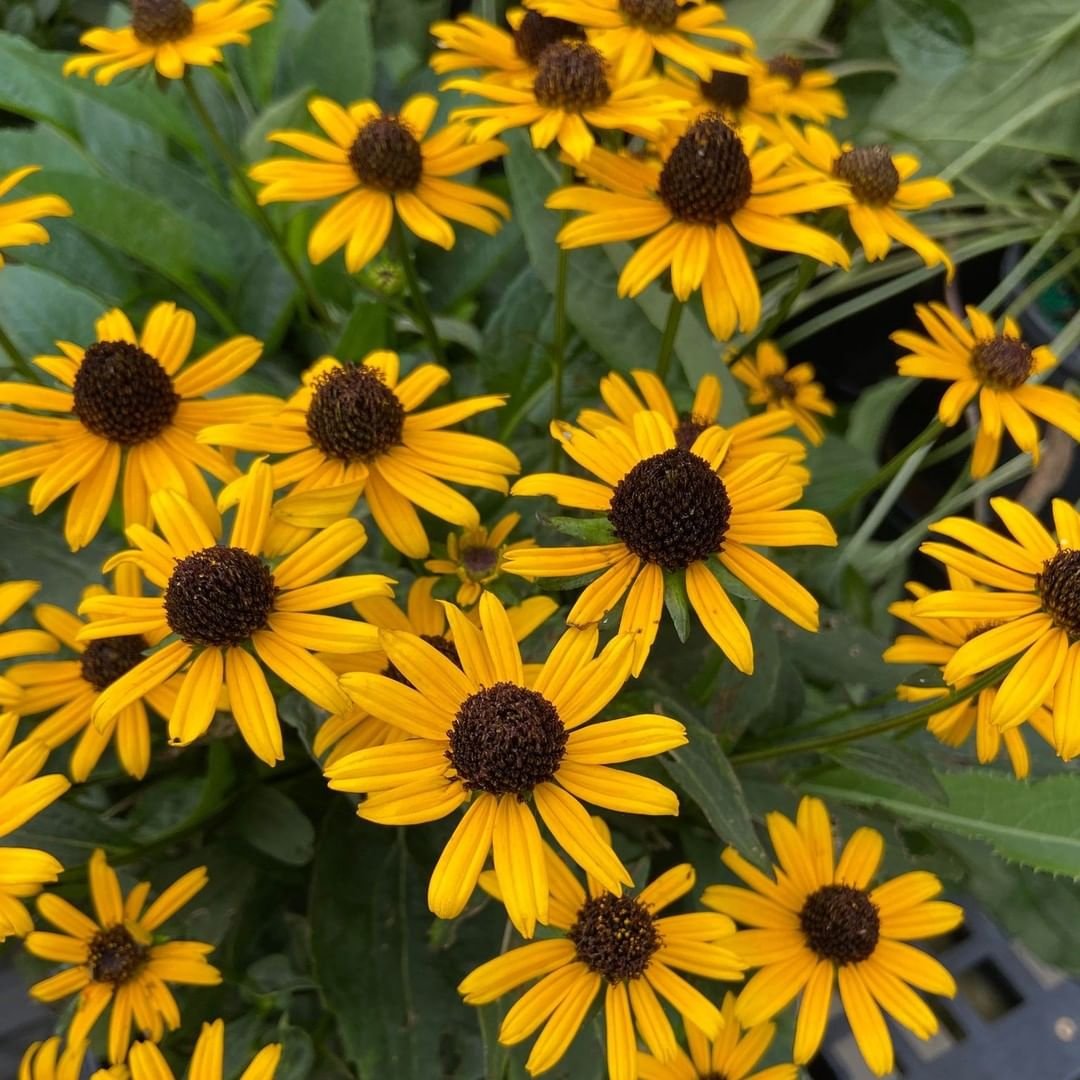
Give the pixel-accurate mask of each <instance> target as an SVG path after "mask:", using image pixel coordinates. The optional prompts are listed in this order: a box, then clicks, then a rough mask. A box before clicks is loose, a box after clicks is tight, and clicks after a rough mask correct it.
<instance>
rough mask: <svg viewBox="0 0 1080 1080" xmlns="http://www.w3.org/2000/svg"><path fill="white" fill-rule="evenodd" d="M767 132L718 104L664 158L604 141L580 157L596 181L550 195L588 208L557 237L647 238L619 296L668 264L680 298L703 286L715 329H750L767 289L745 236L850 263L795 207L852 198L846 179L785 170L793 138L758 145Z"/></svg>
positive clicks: (576, 241)
mask: <svg viewBox="0 0 1080 1080" xmlns="http://www.w3.org/2000/svg"><path fill="white" fill-rule="evenodd" d="M758 134H759V133H758V132H757V131H756V130H754V129H751V128H747V129H744V130H742V131H741V132H739V131H736V129H735V128H733V127H731V126H730V125H729V124H728V123H727V122H726V121H725V120H724V119H723V118H722V117H721V116H720V114H719V113H707V114H706V115H704V116H702V117H699V118H698V119H697V120H695V121H694V122H693V123H692V124H691V125H690V127H689V128H688V129H687V131H686V134H685V135H683V136H682V137H681V138H679V139H678V141H677V142H675V144H674V145H673V146H672V147H671V149H670V150H669V151H667V153H666V155H665V157H664V160H663V161H662V162H656V161H648V160H635V159H632V158H629V157H625V156H621V155H618V154H612V153H610V152H609V151H607V150H600V149H598V150H597V151H596V152H595V153H594V154H593V155H592V156H591V157H590V159H589V160H588V161H587V162H585V163H583V164H579V165H578V171H579V172H580V173H581V174H582V175H584V176H585V178H586V179H587V180H589V181H591V182H592V183H591V185H590V186H583V185H575V186H573V187H566V188H561V189H560V190H558V191H555V192H553V193H552V194H551V195H550V196H549V197H548V200H547V204H546V205H547V206H549V207H550V208H552V209H555V210H582V211H584V216H583V217H580V218H578V219H577V220H576V221H571V222H570V223H569V224H567V225H564V226H563V228H562V229H561V230H560V231H559V234H558V241H559V244H560V245H561V246H562V247H564V248H578V247H588V246H590V245H593V244H608V243H614V242H617V241H620V240H636V239H639V238H641V237H645V236H647V237H649V239H648V240H646V241H645V243H644V244H642V245H641V246H640V247H639V248H638V249H637V251H635V252H634V254H633V255H632V256H631V257H630V258H629V259H628V260H627V263H626V265H625V266H624V267H623V269H622V273H621V274H620V275H619V295H620V296H637V295H638V293H640V292H642V291H643V290H644V289H645V288H646V287H647V286H648V285H649V284H650V282H652V281H654V280H655V279H656V278H658V277H659V276H660V275H661V274H663V273H664V271H665V270H667V269H668V268H669V267H670V269H671V285H672V290H673V291H674V293H675V296H676V297H677V298H678V299H679V300H688V299H689V298H690V294H691V293H692V292H694V291H695V290H696V289H701V295H702V299H703V300H704V302H705V315H706V318H707V319H708V323H709V328H710V329H711V330H712V332H713V334H715V335H716V337H718V338H719V339H721V340H722V341H726V340H727V339H728V338H730V337H731V335H732V334H733V333H734V332H735V330H736V328H738V329H739V330H753V329H754V327H755V326H757V324H758V322H759V321H760V319H761V292H760V290H759V289H758V283H757V277H756V276H755V274H754V271H753V268H752V267H751V265H750V262H749V260H748V259H747V256H746V251H745V250H744V248H743V241H746V242H748V243H751V244H756V245H758V246H760V247H765V248H771V249H774V250H777V251H795V252H799V253H801V254H804V255H809V256H811V257H812V258H815V259H817V260H819V261H820V262H823V263H826V264H827V265H829V266H844V267H846V266H848V265H849V262H850V260H849V259H848V254H847V252H846V251H845V250H844V249H843V248H842V247H841V246H840V244H839V243H838V242H837V241H836V240H834V239H833V238H832V237H831V236H828V235H826V234H825V233H823V232H820V231H819V230H817V229H812V228H810V227H809V226H808V225H803V224H801V223H800V222H798V221H796V220H795V218H793V217H792V216H791V215H792V214H798V213H803V212H806V211H810V210H820V209H822V208H823V207H827V206H836V205H838V204H840V203H843V202H846V201H847V199H848V193H847V188H846V187H845V186H844V185H842V184H838V183H837V182H836V181H835V180H832V179H829V178H827V177H822V176H818V175H817V174H808V173H807V172H806V170H803V171H802V172H801V173H800V172H796V171H794V170H784V169H782V165H783V163H784V161H785V160H786V159H787V158H788V157H790V156H791V154H792V149H791V147H789V146H785V145H779V146H769V147H762V148H759V147H758ZM593 185H595V186H593Z"/></svg>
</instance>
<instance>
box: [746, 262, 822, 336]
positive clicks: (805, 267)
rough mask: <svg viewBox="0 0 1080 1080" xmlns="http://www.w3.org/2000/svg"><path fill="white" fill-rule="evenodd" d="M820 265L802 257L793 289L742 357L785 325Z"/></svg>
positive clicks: (792, 285) (789, 290)
mask: <svg viewBox="0 0 1080 1080" xmlns="http://www.w3.org/2000/svg"><path fill="white" fill-rule="evenodd" d="M819 265H820V264H819V263H818V261H817V260H816V259H812V258H811V257H810V256H809V255H804V256H803V257H802V262H800V263H799V272H798V273H797V274H796V275H795V280H794V281H792V283H791V288H790V289H788V291H787V293H785V295H784V298H783V300H781V301H780V306H779V307H777V309H776V311H774V312H773V313H772V315H771V316H770V317H769V318H768V319H767V320H766V321H765V322H764V323H763V324H762V326H761V328H760V329H759V330H758V332H757V333H756V334H754V336H753V337H752V338H751V339H750V340H749V341H748V342H747V343H746V345H745V346H743V348H741V349H740V350H739V355H740V356H749V355H750V353H752V352H754V350H755V349H757V347H758V346H759V345H760V344H761V343H762V342H763V341H768V339H769V338H771V337H772V336H773V335H774V334H775V333H776V331H777V330H779V329H780V327H781V326H783V325H784V320H785V319H786V318H787V317H788V316H789V315H790V314H791V309H792V308H793V307H794V306H795V301H796V300H798V299H799V297H800V296H801V295H802V294H803V293H804V292H805V291H806V288H807V286H808V285H809V284H810V282H811V281H813V280H814V275H815V274H817V271H818V266H819Z"/></svg>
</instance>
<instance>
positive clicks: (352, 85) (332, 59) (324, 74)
mask: <svg viewBox="0 0 1080 1080" xmlns="http://www.w3.org/2000/svg"><path fill="white" fill-rule="evenodd" d="M293 67H294V79H293V85H297V84H309V85H311V86H314V87H315V89H316V90H319V91H320V92H321V93H323V94H326V95H327V96H329V97H331V98H333V99H334V100H335V101H339V102H342V103H343V104H346V105H347V104H349V103H350V102H353V101H357V100H359V99H360V98H369V97H371V95H372V93H373V92H374V90H375V43H374V40H373V38H372V34H371V7H370V5H369V4H368V0H327V3H325V4H322V5H321V6H320V7H319V10H318V13H317V14H316V16H315V19H314V21H313V22H312V24H311V25H310V26H309V27H308V29H307V31H306V33H305V34H304V36H303V37H302V38H301V39H300V44H299V46H298V47H297V49H296V55H295V59H294V65H293Z"/></svg>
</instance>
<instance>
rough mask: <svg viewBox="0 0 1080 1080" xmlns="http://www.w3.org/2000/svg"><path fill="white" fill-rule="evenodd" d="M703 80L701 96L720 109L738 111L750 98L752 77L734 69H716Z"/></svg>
mask: <svg viewBox="0 0 1080 1080" xmlns="http://www.w3.org/2000/svg"><path fill="white" fill-rule="evenodd" d="M700 81H701V96H702V97H703V98H704V99H705V100H706V101H709V102H711V103H712V104H713V105H715V106H716V107H717V108H719V109H723V110H731V111H733V112H734V111H738V110H739V109H741V108H743V106H745V105H746V103H747V102H748V101H749V100H750V79H749V78H748V77H747V76H746V75H740V74H738V73H737V72H734V71H714V72H713V73H712V75H711V76H710V77H709V78H708V79H702V80H700Z"/></svg>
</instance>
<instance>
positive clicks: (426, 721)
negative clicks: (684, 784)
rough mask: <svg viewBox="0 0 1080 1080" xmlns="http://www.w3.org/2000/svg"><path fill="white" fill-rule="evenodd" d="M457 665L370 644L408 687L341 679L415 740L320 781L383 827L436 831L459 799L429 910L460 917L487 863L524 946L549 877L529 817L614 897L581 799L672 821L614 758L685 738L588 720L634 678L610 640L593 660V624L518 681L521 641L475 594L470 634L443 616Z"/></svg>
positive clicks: (666, 802) (389, 639) (493, 604)
mask: <svg viewBox="0 0 1080 1080" xmlns="http://www.w3.org/2000/svg"><path fill="white" fill-rule="evenodd" d="M445 607H446V613H447V616H448V618H449V621H450V626H451V628H452V629H453V632H454V646H455V648H456V650H457V653H458V658H459V660H460V661H461V667H460V668H459V667H458V666H457V665H456V664H454V663H452V662H451V661H450V660H449V659H448V658H447V657H446V656H444V655H443V654H442V652H440V651H439V650H438V649H437V648H435V647H434V646H432V645H430V644H428V642H426V641H424V640H423V639H422V638H420V637H418V636H416V635H415V634H409V633H405V632H403V631H398V630H383V631H381V633H380V638H381V641H382V645H383V648H384V649H385V651H386V655H387V656H388V657H389V658H390V660H391V662H392V663H393V664H394V666H395V667H396V668H397V670H398V671H399V672H400V673H401V674H402V675H403V676H404V677H405V678H406V679H407V680H408V683H411V684H412V685H411V687H410V686H409V685H407V684H406V683H404V682H401V681H398V680H397V679H392V678H388V677H386V676H385V675H376V674H372V673H369V672H358V673H355V674H352V675H346V676H344V677H343V678H342V680H341V682H342V685H343V686H344V687H345V688H346V690H347V691H348V692H349V694H350V696H351V697H352V698H353V700H354V701H355V702H356V703H357V704H358V705H360V706H361V707H363V708H364V709H366V710H367V712H369V713H370V714H371V715H372V716H375V717H377V718H378V719H380V720H383V721H385V722H386V723H388V724H392V725H393V726H395V727H398V728H400V729H401V730H403V731H405V732H406V733H407V734H409V735H410V736H412V737H411V738H408V739H406V740H403V741H400V742H395V743H391V744H389V745H386V746H377V747H369V748H367V749H364V750H358V751H356V752H355V753H353V754H350V755H349V756H348V757H345V758H342V759H341V760H340V761H338V762H337V763H336V764H335V765H333V766H331V767H330V768H328V769H327V770H326V775H327V777H328V778H329V780H330V786H331V787H332V788H334V789H335V790H338V791H351V792H363V793H368V797H367V798H366V799H365V800H364V801H363V802H362V803H360V805H359V807H358V808H357V813H358V814H359V815H360V817H362V818H365V819H367V820H368V821H375V822H378V823H379V824H383V825H415V824H419V823H421V822H427V821H437V820H439V819H440V818H444V817H446V816H447V815H448V814H450V813H452V812H453V811H454V810H456V809H457V808H458V807H459V806H461V805H462V804H464V803H469V807H468V809H467V810H466V812H465V815H464V817H462V819H461V821H460V822H459V823H458V825H457V827H456V828H455V829H454V833H453V835H452V836H451V837H450V840H449V841H448V842H447V845H446V847H445V848H444V850H443V853H442V855H441V856H440V858H439V861H438V863H437V865H436V866H435V870H434V873H433V874H432V876H431V882H430V884H429V886H428V904H429V906H430V908H431V910H432V911H433V912H434V913H435V914H436V915H438V916H439V917H440V918H444V919H451V918H454V917H455V916H456V915H459V914H460V913H461V911H462V909H463V908H464V907H465V904H466V903H467V902H468V899H469V897H470V896H471V895H472V892H473V889H474V888H475V886H476V881H477V877H478V876H479V874H480V871H481V869H482V868H483V865H484V862H485V861H486V859H487V856H488V852H490V851H493V852H494V859H495V873H496V875H497V876H498V880H499V885H500V888H501V889H502V893H503V896H504V897H505V899H506V906H507V911H508V913H509V915H510V918H511V920H512V921H513V923H514V925H515V926H516V927H517V928H518V930H519V931H520V932H521V933H522V934H523V935H524V936H525V937H531V936H532V935H533V932H534V930H535V928H536V924H537V922H541V923H546V922H547V921H548V875H547V870H546V867H545V862H544V859H543V856H542V851H541V848H540V831H539V829H538V828H537V824H536V818H535V817H534V814H533V808H535V811H536V812H537V813H539V815H540V817H541V819H542V820H543V822H544V824H545V825H547V827H548V829H549V830H550V831H551V834H552V835H553V836H554V837H555V839H556V841H558V843H559V844H560V845H561V846H562V848H563V850H564V851H566V852H567V854H568V855H569V856H570V857H571V858H572V859H573V860H574V861H575V862H576V863H577V864H578V865H579V866H582V867H584V868H585V869H586V870H588V871H589V872H590V873H591V874H593V875H594V876H595V877H596V878H597V879H598V880H600V881H602V882H603V883H604V885H605V887H607V888H609V889H611V890H612V891H613V892H616V893H617V892H619V891H621V887H622V885H624V884H626V885H629V884H630V883H631V878H630V876H629V874H628V873H627V872H626V868H625V867H624V866H623V865H622V863H621V862H620V861H619V858H618V856H617V855H616V854H615V852H614V851H613V850H612V849H611V846H610V845H609V844H607V843H604V842H603V841H602V840H601V839H600V838H599V837H598V836H597V834H596V833H595V832H594V831H593V829H592V827H591V826H590V825H589V816H588V814H587V813H586V811H585V809H584V807H582V805H581V803H580V802H579V801H578V800H579V799H584V800H585V801H587V802H591V803H594V804H596V805H597V806H603V807H606V808H608V809H610V810H619V811H624V812H626V813H634V814H674V813H677V811H678V800H677V799H676V797H675V794H674V792H672V791H670V790H669V789H668V788H666V787H664V786H663V785H662V784H659V783H657V782H656V781H655V780H650V779H648V778H646V777H644V776H637V775H635V774H633V773H628V772H624V771H621V770H616V769H612V768H611V767H610V765H611V764H612V763H617V762H623V761H633V760H635V759H637V758H644V757H651V756H653V755H654V754H659V753H662V752H663V751H665V750H670V749H672V748H674V747H676V746H682V745H683V744H684V743H685V742H686V735H685V732H684V729H683V726H682V725H681V724H679V723H677V722H676V721H674V720H669V719H667V718H666V717H663V716H654V715H652V714H642V715H639V716H630V717H624V718H622V719H618V720H609V721H606V722H604V723H600V724H589V725H588V726H584V725H586V722H587V721H589V720H591V719H592V718H593V717H594V716H596V715H597V713H599V712H600V710H601V709H603V708H604V706H606V705H607V704H608V703H609V702H610V701H611V700H612V699H613V698H614V697H615V695H616V694H617V693H618V692H619V690H620V689H621V688H622V685H623V683H624V682H625V681H626V679H627V677H628V675H629V672H630V663H631V659H632V654H633V643H632V641H631V639H630V638H628V637H618V638H616V639H614V640H613V641H612V642H610V643H609V644H608V646H607V647H606V648H605V649H604V650H603V651H602V652H601V653H600V655H599V656H596V657H595V658H594V654H595V653H596V646H597V640H598V634H597V632H596V630H595V629H592V630H587V631H577V630H570V631H568V632H567V633H566V634H564V635H563V637H562V638H561V639H560V640H559V641H558V642H557V643H556V645H555V646H554V648H553V649H552V651H551V653H550V655H549V656H548V658H547V660H546V661H545V662H544V665H543V667H542V668H541V670H540V672H539V674H538V675H537V676H536V677H535V678H532V679H529V680H527V679H526V675H525V669H524V666H523V664H522V662H521V653H520V651H519V650H518V644H517V635H516V634H515V633H514V629H513V627H512V626H511V624H510V620H509V618H508V617H507V614H506V611H505V610H504V608H503V606H502V604H501V603H499V601H498V600H497V599H496V598H495V596H494V595H493V594H492V593H490V592H485V593H484V595H483V596H482V597H481V598H480V604H479V615H480V628H479V629H477V627H476V626H475V625H474V624H473V622H472V621H471V620H470V619H469V618H468V616H466V615H465V614H464V612H462V611H461V610H460V609H459V608H456V607H454V606H453V605H452V604H447V605H445Z"/></svg>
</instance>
